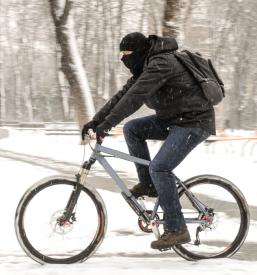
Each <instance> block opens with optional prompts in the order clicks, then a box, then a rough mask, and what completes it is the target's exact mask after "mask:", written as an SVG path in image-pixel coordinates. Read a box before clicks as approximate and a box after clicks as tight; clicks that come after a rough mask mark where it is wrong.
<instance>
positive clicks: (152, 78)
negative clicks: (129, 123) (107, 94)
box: [105, 55, 173, 126]
mask: <svg viewBox="0 0 257 275" xmlns="http://www.w3.org/2000/svg"><path fill="white" fill-rule="evenodd" d="M172 71H173V68H172V67H171V66H170V63H169V62H168V60H167V59H166V58H165V57H164V56H163V55H161V56H158V55H156V56H154V57H152V58H151V60H150V62H149V64H148V66H147V68H146V69H145V70H144V71H143V73H142V74H141V76H140V77H139V78H138V79H137V81H136V83H135V84H134V85H133V86H132V87H131V88H130V89H129V90H128V91H127V93H126V94H125V95H124V96H123V97H122V98H121V99H120V100H119V102H118V103H117V104H116V105H115V106H114V108H113V109H112V110H111V111H110V114H109V115H107V116H106V117H105V120H106V121H107V122H108V123H110V124H111V125H112V126H116V125H117V124H118V123H119V122H121V121H122V120H123V119H124V118H126V117H128V116H129V115H131V114H133V113H134V112H136V111H137V110H138V109H139V108H140V107H141V106H142V105H143V103H144V99H145V98H146V97H147V96H151V94H153V93H155V92H156V91H157V90H159V89H160V87H162V86H163V85H164V84H165V83H166V82H167V80H168V79H169V78H170V77H171V75H172Z"/></svg>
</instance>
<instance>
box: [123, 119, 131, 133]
mask: <svg viewBox="0 0 257 275" xmlns="http://www.w3.org/2000/svg"><path fill="white" fill-rule="evenodd" d="M132 127H133V123H132V121H131V120H130V121H128V122H126V123H125V124H124V126H123V133H124V136H128V135H129V134H130V133H131V129H132Z"/></svg>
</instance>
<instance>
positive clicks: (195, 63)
mask: <svg viewBox="0 0 257 275" xmlns="http://www.w3.org/2000/svg"><path fill="white" fill-rule="evenodd" d="M183 52H185V53H186V54H187V55H188V56H189V58H190V59H191V60H192V62H193V64H194V65H195V67H196V68H197V70H198V71H199V72H200V73H201V74H202V76H203V78H207V76H206V74H205V73H204V72H203V71H202V70H201V68H200V66H199V64H198V63H197V61H196V60H195V57H194V55H193V54H192V53H191V52H190V51H188V50H184V51H183Z"/></svg>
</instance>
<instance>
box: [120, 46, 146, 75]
mask: <svg viewBox="0 0 257 275" xmlns="http://www.w3.org/2000/svg"><path fill="white" fill-rule="evenodd" d="M145 57H146V52H143V53H142V52H139V51H134V52H133V53H131V54H128V55H123V57H122V58H121V61H122V62H123V63H124V65H125V66H126V67H127V68H128V69H129V70H130V72H131V73H132V74H133V75H134V76H139V75H140V74H141V73H142V72H143V66H144V61H145Z"/></svg>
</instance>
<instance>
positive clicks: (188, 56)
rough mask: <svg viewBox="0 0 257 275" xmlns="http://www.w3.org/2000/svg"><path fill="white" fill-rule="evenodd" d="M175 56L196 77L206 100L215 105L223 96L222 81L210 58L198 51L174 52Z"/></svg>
mask: <svg viewBox="0 0 257 275" xmlns="http://www.w3.org/2000/svg"><path fill="white" fill-rule="evenodd" d="M174 55H175V56H176V58H177V59H178V60H179V61H180V62H181V64H183V65H184V66H185V67H186V68H187V70H188V71H189V72H190V74H191V75H192V76H193V77H194V78H195V79H196V81H197V82H198V84H199V85H200V87H201V88H202V91H203V93H204V95H205V97H206V98H207V100H208V101H209V102H210V103H211V104H212V105H217V104H218V103H220V102H221V100H222V99H223V97H225V89H224V83H223V82H222V80H221V78H220V77H219V76H218V74H217V72H216V70H215V69H214V67H213V65H212V62H211V60H210V59H205V58H203V57H202V56H201V54H199V53H192V52H190V51H186V50H185V51H182V52H174Z"/></svg>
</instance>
